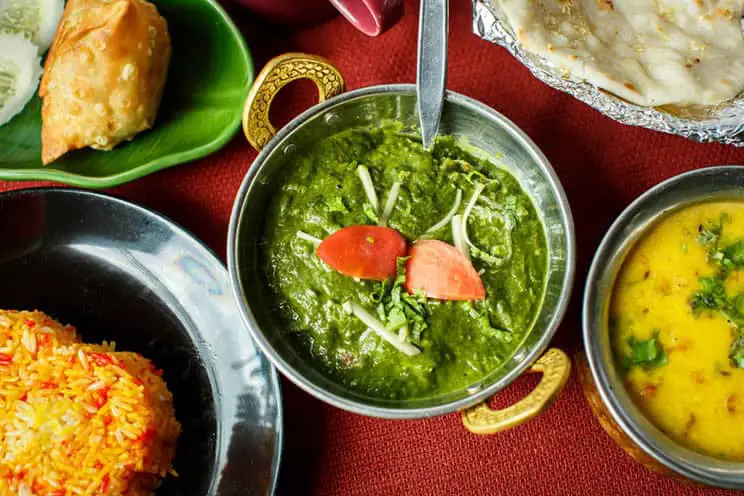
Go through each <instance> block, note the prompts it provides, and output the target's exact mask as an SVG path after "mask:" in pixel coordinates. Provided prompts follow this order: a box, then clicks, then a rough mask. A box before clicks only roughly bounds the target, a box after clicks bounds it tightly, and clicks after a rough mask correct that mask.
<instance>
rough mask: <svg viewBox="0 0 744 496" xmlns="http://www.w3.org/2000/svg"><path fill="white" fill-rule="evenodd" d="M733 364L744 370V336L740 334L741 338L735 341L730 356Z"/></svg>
mask: <svg viewBox="0 0 744 496" xmlns="http://www.w3.org/2000/svg"><path fill="white" fill-rule="evenodd" d="M729 358H731V362H732V363H733V364H734V365H736V367H738V368H740V369H744V334H742V333H741V332H739V336H738V337H737V338H736V339H735V340H734V344H733V346H731V353H730V354H729Z"/></svg>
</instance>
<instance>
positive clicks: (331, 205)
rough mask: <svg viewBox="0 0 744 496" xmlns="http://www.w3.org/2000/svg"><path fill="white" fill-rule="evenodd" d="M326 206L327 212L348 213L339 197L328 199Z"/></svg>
mask: <svg viewBox="0 0 744 496" xmlns="http://www.w3.org/2000/svg"><path fill="white" fill-rule="evenodd" d="M326 205H327V206H328V210H329V211H330V212H338V213H342V214H345V213H348V212H349V209H348V208H346V205H345V204H344V200H343V198H341V197H340V196H333V197H331V198H328V199H327V200H326Z"/></svg>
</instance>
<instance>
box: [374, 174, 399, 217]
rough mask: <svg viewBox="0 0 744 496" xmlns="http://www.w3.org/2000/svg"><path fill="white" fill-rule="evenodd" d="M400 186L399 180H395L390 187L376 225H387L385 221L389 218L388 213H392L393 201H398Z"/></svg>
mask: <svg viewBox="0 0 744 496" xmlns="http://www.w3.org/2000/svg"><path fill="white" fill-rule="evenodd" d="M400 186H401V183H400V181H395V182H394V183H393V186H392V187H391V188H390V192H389V193H388V197H387V201H386V202H385V208H383V209H382V215H380V222H378V225H380V226H383V227H384V226H386V225H387V221H388V220H389V219H390V215H391V214H392V213H393V209H394V208H395V202H396V201H398V195H399V194H400Z"/></svg>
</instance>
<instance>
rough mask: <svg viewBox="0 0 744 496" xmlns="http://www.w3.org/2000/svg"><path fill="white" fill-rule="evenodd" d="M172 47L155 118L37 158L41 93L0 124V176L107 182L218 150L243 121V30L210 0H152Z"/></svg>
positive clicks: (248, 72)
mask: <svg viewBox="0 0 744 496" xmlns="http://www.w3.org/2000/svg"><path fill="white" fill-rule="evenodd" d="M153 3H154V4H155V5H156V6H157V8H158V10H159V11H160V13H161V14H162V16H163V17H164V18H165V19H166V21H167V22H168V30H169V32H170V35H171V39H172V44H173V55H172V59H171V62H170V66H169V69H168V78H167V81H166V84H165V90H164V92H163V100H162V103H161V105H160V110H159V111H158V116H157V120H156V122H155V125H154V126H153V128H152V129H151V130H150V131H146V132H144V133H140V134H138V135H137V136H136V137H135V138H134V140H133V141H131V142H129V143H126V144H121V145H119V146H117V147H116V148H115V149H114V150H112V151H108V152H104V151H95V150H90V149H86V150H79V151H76V152H72V153H69V154H67V155H65V156H64V157H62V158H60V159H59V160H57V161H55V162H53V163H52V164H49V165H48V166H46V167H43V166H42V163H41V100H40V99H39V97H38V96H36V97H34V99H33V100H31V101H30V102H29V103H28V104H27V105H26V108H25V109H24V110H23V112H21V113H20V114H18V115H17V116H16V117H15V118H14V119H12V120H11V121H10V122H9V123H8V124H6V125H5V126H2V127H0V180H3V179H4V180H38V181H54V182H59V183H65V184H70V185H74V186H80V187H85V188H108V187H112V186H116V185H119V184H123V183H126V182H129V181H132V180H134V179H138V178H140V177H142V176H145V175H147V174H151V173H153V172H156V171H159V170H161V169H164V168H166V167H171V166H174V165H178V164H182V163H184V162H189V161H192V160H196V159H198V158H201V157H204V156H206V155H208V154H210V153H213V152H215V151H217V150H219V149H220V148H221V147H222V146H224V145H225V144H226V143H227V142H228V141H229V140H230V139H231V138H232V137H233V135H234V134H235V132H236V131H237V130H238V128H239V126H240V120H241V114H242V110H243V102H244V101H245V98H246V96H247V94H248V90H249V89H250V86H251V84H252V83H253V76H254V74H253V62H252V59H251V55H250V52H249V51H248V47H247V45H246V43H245V40H244V39H243V36H242V35H241V33H240V32H239V31H238V29H237V27H236V26H235V25H234V24H233V22H232V21H231V20H230V18H229V17H228V15H227V13H225V11H224V10H223V9H222V7H220V6H219V5H218V4H217V2H216V1H215V0H155V1H153Z"/></svg>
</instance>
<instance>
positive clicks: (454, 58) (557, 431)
mask: <svg viewBox="0 0 744 496" xmlns="http://www.w3.org/2000/svg"><path fill="white" fill-rule="evenodd" d="M451 4H452V5H451V27H450V51H449V61H450V65H449V80H448V87H449V88H450V89H452V90H455V91H458V92H460V93H463V94H465V95H468V96H470V97H473V98H476V99H478V100H480V101H482V102H485V103H486V104H488V105H491V106H492V107H494V108H495V109H496V110H498V111H500V112H502V113H503V114H505V115H506V116H507V117H509V118H510V119H512V120H513V121H514V122H515V123H516V124H517V125H518V126H520V127H521V128H522V129H524V130H525V131H526V132H527V134H529V135H530V136H531V137H532V139H533V140H534V141H535V142H536V143H537V145H538V146H539V147H540V148H541V149H542V150H543V152H545V155H547V157H548V159H549V160H550V161H551V162H552V164H553V166H554V167H555V170H556V171H557V173H558V175H559V176H560V179H561V181H562V182H563V186H564V187H565V189H566V192H567V194H568V198H569V200H570V202H571V206H572V208H573V213H574V216H575V220H576V236H577V241H578V266H577V272H576V284H575V291H574V295H573V301H572V304H571V306H570V309H569V312H568V315H567V316H566V319H565V321H564V323H563V325H562V326H561V328H560V330H559V331H558V334H557V336H556V339H555V343H554V344H555V345H557V346H559V347H561V348H563V349H564V350H566V351H567V352H569V353H570V354H574V353H575V352H577V351H579V350H580V349H581V346H582V345H581V332H580V300H581V294H582V288H583V282H584V277H585V276H586V271H587V267H588V265H589V263H590V260H591V257H592V254H593V252H594V250H595V248H596V247H597V245H598V243H599V241H600V239H601V237H602V235H603V233H604V232H605V230H606V229H607V228H608V226H609V225H610V223H611V222H612V220H613V219H614V218H615V216H616V215H617V214H619V213H620V211H621V210H622V209H623V208H624V207H625V206H626V205H627V204H628V203H629V202H630V201H631V200H633V199H634V198H635V197H636V196H638V195H639V194H640V193H642V192H643V191H644V190H646V189H647V188H649V187H651V186H653V185H655V184H656V183H658V182H659V181H661V180H663V179H666V178H668V177H670V176H673V175H675V174H678V173H680V172H683V171H688V170H691V169H694V168H697V167H704V166H708V165H721V164H740V163H742V162H744V150H740V149H737V148H734V147H731V146H721V145H702V144H698V143H694V142H692V141H687V140H685V139H683V138H678V137H673V136H667V135H664V134H660V133H655V132H651V131H647V130H644V129H639V128H633V127H627V126H623V125H621V124H618V123H616V122H614V121H612V120H610V119H608V118H606V117H603V116H602V115H600V114H599V113H597V112H595V111H594V110H592V109H591V108H589V107H587V106H586V105H584V104H582V103H580V102H578V101H576V100H574V99H573V98H572V97H570V96H567V95H565V94H563V93H559V92H557V91H554V90H552V89H550V88H548V87H547V86H545V85H543V84H542V83H540V82H539V81H538V80H536V79H535V78H533V77H532V76H531V75H530V73H529V72H528V71H527V69H525V68H524V67H522V66H521V65H520V64H519V63H518V62H517V61H516V60H514V59H513V58H512V57H511V56H510V55H509V54H508V53H507V52H506V51H504V50H503V49H501V48H499V47H497V46H495V45H492V44H490V43H488V42H485V41H483V40H481V39H479V38H477V37H476V36H474V35H473V34H471V29H470V22H471V21H470V2H469V1H467V0H456V1H453V2H451ZM230 10H231V12H232V13H233V14H234V17H235V19H236V21H237V22H238V24H239V25H240V26H241V28H242V29H243V31H244V33H245V35H246V37H247V39H248V41H249V44H250V46H251V49H252V51H253V54H254V56H255V61H256V67H257V68H258V69H260V67H261V66H262V64H263V63H265V62H266V61H267V60H268V59H269V58H270V57H272V56H274V55H278V54H280V53H283V52H286V51H303V52H309V53H315V54H319V55H322V56H325V57H327V58H329V59H330V60H332V61H333V62H334V63H335V64H337V65H338V67H339V68H340V69H341V72H342V73H343V74H344V76H345V78H346V81H347V86H348V88H359V87H361V86H366V85H372V84H378V83H391V82H414V80H415V75H416V68H415V67H416V29H417V18H418V16H417V13H418V3H417V2H415V1H408V2H407V3H406V14H405V17H404V18H403V20H402V21H401V22H399V23H398V24H397V25H396V26H395V27H393V28H392V29H391V30H390V31H388V32H387V33H385V34H384V35H382V36H380V37H378V38H368V37H366V36H364V35H362V34H361V33H359V32H358V31H356V30H355V29H354V28H353V27H351V25H349V24H348V23H347V22H345V21H344V20H343V19H342V18H340V17H339V18H336V19H334V20H332V21H330V22H328V23H326V24H324V25H321V26H318V27H314V28H310V29H304V30H300V31H289V30H282V29H280V28H276V27H268V26H264V25H262V23H259V22H257V21H255V20H251V19H250V18H249V17H248V16H247V15H246V14H244V13H243V12H242V11H241V10H239V9H234V8H231V9H230ZM288 88H292V89H293V90H294V91H292V90H289V91H288V90H285V91H284V92H283V93H282V95H280V97H279V98H280V102H279V105H278V108H277V109H276V110H277V112H276V115H275V121H278V122H281V121H285V122H286V121H287V120H288V119H289V118H290V117H291V116H292V115H294V114H295V113H297V112H298V111H299V110H301V109H302V108H303V107H307V106H309V105H311V104H312V102H313V98H314V89H313V86H312V84H311V83H310V84H304V83H295V84H294V85H292V86H290V87H288ZM255 156H256V153H255V152H254V151H253V150H252V149H251V148H250V147H249V146H248V144H247V142H246V141H245V139H244V138H243V137H242V135H238V136H236V137H235V139H234V140H233V141H232V142H231V143H230V144H229V145H228V146H227V147H225V148H224V149H223V150H222V151H220V152H218V153H216V154H214V155H213V156H211V157H208V158H206V159H203V160H200V161H198V162H196V163H192V164H187V165H183V166H179V167H175V168H172V169H170V170H167V171H163V172H160V173H157V174H154V175H152V176H149V177H146V178H144V179H141V180H138V181H135V182H133V183H130V184H127V185H124V186H121V187H119V188H115V189H113V190H112V192H113V193H115V194H118V195H121V196H124V197H126V198H129V199H131V200H133V201H136V202H140V203H142V204H144V205H147V206H149V207H152V208H155V209H156V210H159V211H161V212H163V213H164V214H166V215H168V216H169V217H171V218H172V219H174V220H176V221H177V222H180V223H181V224H183V225H185V226H186V227H187V228H189V229H191V231H192V232H193V233H194V234H195V235H196V236H198V237H200V238H201V239H203V240H205V241H206V243H207V244H209V246H211V247H212V248H213V249H214V250H215V251H216V252H217V253H218V254H220V255H221V256H223V257H224V254H225V242H226V235H227V226H228V218H229V215H230V209H231V206H232V202H233V198H234V195H235V193H236V192H237V189H238V186H239V184H240V182H241V180H242V178H243V175H244V174H245V172H246V170H247V169H248V168H249V167H250V165H251V162H252V161H253V159H254V158H255ZM29 185H31V184H30V183H7V182H5V183H4V182H0V191H2V190H8V189H12V188H20V187H25V186H29ZM283 385H284V398H285V409H284V411H285V450H284V454H283V461H282V471H281V482H280V493H281V494H287V495H299V494H328V495H343V496H352V495H382V494H393V495H403V494H406V495H407V494H416V495H444V494H458V495H461V494H462V495H470V494H472V495H483V494H508V495H514V496H516V495H541V494H546V495H547V494H550V495H564V494H565V495H579V494H590V495H612V494H618V495H623V496H628V495H631V494H653V495H656V494H675V495H692V494H721V495H723V494H733V493H728V492H726V491H716V490H705V489H701V488H698V487H694V486H688V485H686V484H682V483H678V482H673V481H670V480H667V479H665V478H664V477H662V476H658V475H655V474H653V473H650V472H648V471H647V470H645V469H644V468H643V467H641V466H640V465H638V464H636V463H635V462H634V461H633V460H631V459H630V458H629V457H628V456H627V455H626V454H625V453H624V452H623V451H622V450H621V449H620V448H618V447H617V446H616V445H615V444H614V443H613V442H612V441H611V440H610V438H609V437H608V436H607V435H605V433H604V431H603V430H602V429H601V428H600V426H599V424H598V422H597V421H596V420H595V418H594V417H593V416H592V413H591V411H590V410H589V407H588V406H587V403H586V402H585V400H584V397H583V395H582V392H581V387H580V385H579V383H578V380H577V379H576V376H575V375H574V377H572V379H571V381H570V383H569V385H568V387H567V388H566V391H565V392H564V394H563V396H562V397H561V398H560V399H559V400H558V401H557V402H556V403H555V405H554V406H552V407H551V408H550V409H549V410H548V411H547V412H546V413H545V414H543V415H542V416H541V417H540V418H538V419H536V420H534V421H532V422H530V423H528V424H526V425H524V426H521V427H519V428H517V429H514V430H512V431H509V432H505V433H501V434H498V435H495V436H490V437H477V436H474V435H472V434H469V433H468V432H466V431H465V429H464V428H463V427H462V425H461V422H460V417H459V416H458V415H448V416H445V417H441V418H435V419H429V420H422V421H385V420H377V419H371V418H365V417H361V416H357V415H353V414H350V413H346V412H343V411H341V410H337V409H335V408H332V407H329V406H326V405H325V404H323V403H321V402H319V401H317V400H315V399H313V398H311V397H310V396H308V395H307V394H305V393H303V392H301V391H300V390H299V389H297V388H296V387H294V386H293V385H291V384H290V383H289V382H287V381H284V383H283ZM526 391H527V384H526V382H525V383H521V384H520V383H518V384H516V385H514V386H512V387H511V388H510V389H509V390H508V391H506V392H503V393H502V395H501V396H502V397H501V398H500V399H499V403H501V402H507V401H508V400H510V399H511V400H514V399H517V398H518V397H519V395H520V394H524V393H525V392H526Z"/></svg>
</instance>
